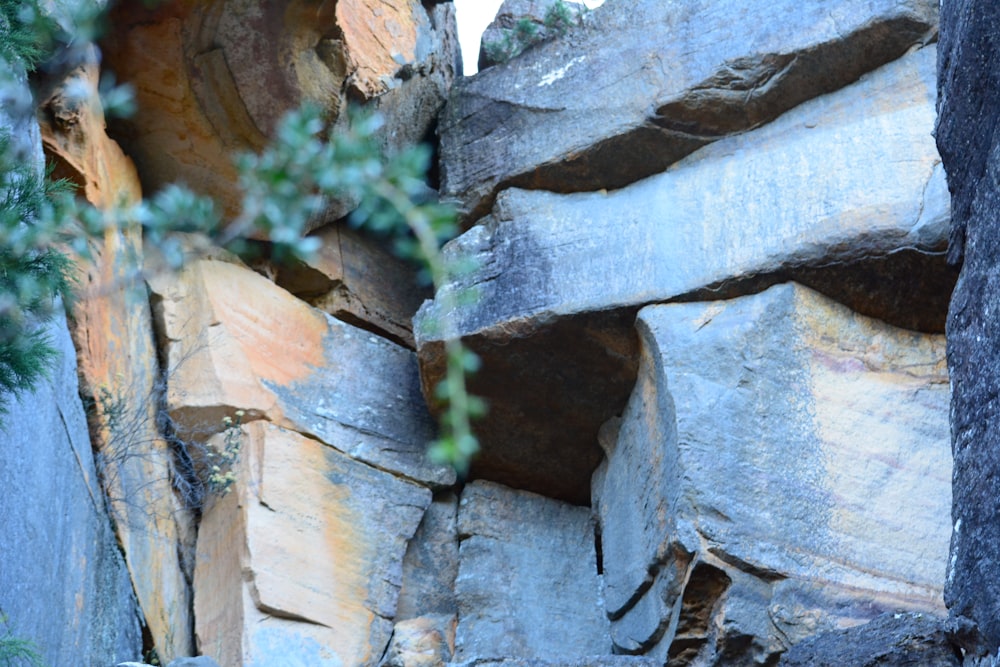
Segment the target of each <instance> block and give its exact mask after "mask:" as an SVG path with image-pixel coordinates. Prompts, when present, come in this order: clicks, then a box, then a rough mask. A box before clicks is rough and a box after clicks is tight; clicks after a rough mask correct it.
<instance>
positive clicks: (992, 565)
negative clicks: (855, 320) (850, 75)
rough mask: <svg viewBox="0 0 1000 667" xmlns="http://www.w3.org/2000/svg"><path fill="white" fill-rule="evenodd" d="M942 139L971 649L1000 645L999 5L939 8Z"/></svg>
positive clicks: (959, 564) (962, 563)
mask: <svg viewBox="0 0 1000 667" xmlns="http://www.w3.org/2000/svg"><path fill="white" fill-rule="evenodd" d="M941 20H942V32H941V46H940V49H941V69H940V97H939V111H940V114H939V117H938V124H937V141H938V147H939V148H940V150H941V156H942V158H943V160H944V166H945V169H946V170H947V172H948V185H949V188H950V189H951V192H952V207H953V210H954V218H953V222H952V232H951V241H952V243H951V247H950V255H951V259H952V260H953V261H955V262H959V261H962V260H963V258H964V261H963V262H962V270H961V274H960V275H959V278H958V284H957V285H956V286H955V293H954V295H953V298H952V303H951V309H950V311H949V314H948V367H949V370H950V371H951V382H952V388H953V392H952V412H951V414H952V447H953V450H954V453H955V477H954V504H953V506H952V519H953V521H954V526H953V527H954V534H953V535H952V542H951V545H952V546H951V561H950V567H949V570H948V582H947V586H946V589H945V600H946V602H947V603H948V607H949V608H950V610H951V614H952V615H953V616H955V617H965V618H967V619H969V620H971V621H972V622H974V623H976V624H978V626H979V634H978V636H977V635H976V633H966V635H965V639H966V641H965V642H964V647H965V648H966V650H967V651H968V652H969V653H970V655H974V654H979V653H990V654H992V655H996V653H997V650H998V649H1000V576H998V575H1000V570H998V564H997V563H998V561H997V557H996V555H997V553H998V551H1000V523H998V522H997V520H996V502H995V498H997V497H1000V403H998V402H997V395H998V392H1000V347H998V344H1000V343H998V341H1000V319H998V318H997V315H996V305H995V298H996V295H997V294H1000V262H998V258H1000V188H998V187H997V180H996V179H997V173H998V172H997V167H998V163H997V158H996V155H997V150H1000V135H997V133H996V128H997V122H998V111H997V110H998V109H1000V79H998V76H997V74H998V72H1000V53H998V52H997V49H996V46H995V44H996V35H997V33H998V31H1000V5H997V4H996V3H993V2H989V1H988V0H967V1H965V2H957V1H956V0H945V2H943V3H942V4H941Z"/></svg>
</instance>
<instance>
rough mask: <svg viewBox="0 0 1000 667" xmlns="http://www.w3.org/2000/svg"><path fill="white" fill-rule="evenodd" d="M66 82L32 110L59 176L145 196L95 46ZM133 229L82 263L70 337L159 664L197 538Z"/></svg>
mask: <svg viewBox="0 0 1000 667" xmlns="http://www.w3.org/2000/svg"><path fill="white" fill-rule="evenodd" d="M84 55H86V56H87V57H86V58H85V59H84V60H83V62H81V64H80V65H79V66H78V67H76V68H74V69H73V70H71V71H70V72H69V73H68V74H67V75H66V76H65V78H63V79H61V80H58V81H53V82H51V91H50V93H49V95H48V96H47V98H46V99H45V100H43V101H42V103H41V107H40V110H39V117H40V122H41V129H42V138H43V141H44V144H45V149H46V152H47V154H48V157H49V159H50V160H52V162H53V163H54V167H55V170H54V174H55V175H56V176H57V177H61V178H67V179H69V180H70V181H72V182H74V183H76V184H77V185H78V186H79V188H80V193H81V194H82V195H83V196H84V197H85V198H86V199H87V201H89V202H90V203H91V204H93V205H94V206H95V207H97V208H99V209H103V210H107V209H110V208H112V207H115V206H119V205H129V204H133V203H135V202H137V201H138V200H139V199H140V197H141V189H140V186H139V179H138V176H137V174H136V171H135V167H134V166H133V164H132V161H131V160H130V159H129V158H128V157H126V156H125V154H124V153H123V152H122V150H121V148H120V147H119V146H118V144H117V143H115V142H114V141H113V140H111V139H110V138H109V137H108V136H107V135H106V134H105V131H104V123H105V119H104V112H103V109H102V107H101V104H100V101H99V100H100V98H99V95H98V79H99V70H98V66H97V62H96V52H95V51H94V50H93V47H90V48H89V49H87V50H85V51H84ZM141 249H142V240H141V232H140V231H139V230H138V228H124V229H110V230H109V231H108V232H107V233H106V235H105V237H104V238H103V239H101V240H98V241H93V242H92V243H91V254H92V259H91V260H87V261H82V262H80V263H79V264H78V267H79V271H78V276H77V278H78V282H79V295H78V296H79V300H78V302H77V304H76V305H75V307H74V309H73V318H72V323H73V326H72V332H73V337H74V341H75V342H76V345H77V348H78V350H79V356H80V376H81V380H82V385H83V391H82V393H83V394H84V395H85V396H88V397H89V398H90V399H92V401H93V405H94V414H93V415H92V417H93V420H92V421H93V424H94V431H95V433H94V435H95V441H96V446H97V464H98V469H99V470H100V475H101V481H102V483H103V485H104V487H105V490H106V493H107V495H108V498H109V499H110V501H111V502H110V505H111V511H112V513H113V516H114V519H115V524H116V526H117V530H118V537H119V539H120V540H121V542H122V544H123V547H124V551H125V557H126V561H127V563H128V565H129V570H130V571H131V573H132V578H133V582H134V584H135V590H136V594H137V596H138V599H139V603H140V604H141V605H142V609H143V612H144V614H145V621H146V624H147V626H148V628H149V631H150V633H151V634H152V636H153V638H154V641H155V643H156V647H157V649H158V651H159V655H160V657H161V658H162V659H164V660H170V659H172V658H174V657H177V656H188V655H191V653H192V651H193V650H194V642H193V637H192V636H191V633H190V630H189V628H191V627H192V620H191V616H190V607H191V591H190V588H189V585H188V579H189V577H190V568H191V566H192V565H193V563H192V562H191V561H190V560H188V559H189V558H190V552H189V549H190V547H191V542H192V541H193V538H194V525H193V522H192V521H193V520H192V517H191V516H190V514H189V513H188V512H187V510H186V508H185V507H184V506H183V504H182V503H181V502H180V500H179V499H178V498H177V496H176V495H175V494H174V489H173V487H172V484H171V480H172V467H171V465H172V459H171V455H170V452H169V451H168V446H167V443H166V442H165V441H164V440H163V438H162V437H161V434H160V431H159V429H158V426H157V421H158V411H159V409H160V405H159V398H160V397H159V386H158V383H159V380H160V377H159V368H158V364H157V356H156V348H155V344H154V341H153V328H152V320H151V318H150V311H149V301H148V297H147V294H146V288H145V286H144V285H143V284H142V282H141V281H140V280H139V279H138V276H139V275H141V272H142V270H143V262H142V250H141Z"/></svg>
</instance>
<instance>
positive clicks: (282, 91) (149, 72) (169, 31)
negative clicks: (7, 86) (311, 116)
mask: <svg viewBox="0 0 1000 667" xmlns="http://www.w3.org/2000/svg"><path fill="white" fill-rule="evenodd" d="M111 21H112V22H113V24H114V25H115V30H114V31H113V32H112V33H111V34H109V35H108V38H107V39H106V40H105V42H104V51H105V54H106V58H107V61H108V64H109V66H110V67H111V68H112V69H113V70H114V71H115V72H117V74H118V77H119V78H120V79H124V80H127V81H129V82H131V83H132V84H134V85H135V87H136V99H137V102H138V105H139V113H138V114H136V115H135V116H134V117H133V118H132V119H130V120H129V121H128V122H123V123H120V124H119V125H116V133H117V135H118V136H119V137H120V139H121V141H122V142H123V144H124V146H125V148H126V150H128V152H129V154H130V155H132V156H133V158H134V159H135V160H136V163H137V165H138V166H139V170H140V173H141V174H142V179H143V185H144V186H145V187H146V188H147V190H150V191H155V190H157V189H159V188H160V187H162V186H163V185H166V184H168V183H172V182H177V181H183V182H186V183H187V184H188V185H189V186H191V187H192V188H194V189H195V190H197V191H198V192H201V193H204V194H210V195H212V196H213V197H214V198H215V199H216V201H218V202H219V203H220V204H221V206H222V208H223V210H224V211H225V212H226V213H228V214H230V215H231V214H233V213H234V212H235V211H237V210H238V207H239V198H238V197H239V193H238V191H237V190H236V188H235V187H234V184H235V183H236V172H235V168H234V166H233V163H232V156H233V154H234V153H235V152H239V151H245V150H251V149H260V148H261V147H262V146H263V145H264V143H265V142H266V138H267V137H269V136H270V135H271V133H272V131H273V129H274V127H275V124H276V123H277V121H278V120H279V119H280V118H281V116H282V115H283V114H285V113H286V112H287V111H290V110H291V109H294V108H296V107H298V106H299V105H300V104H302V103H303V102H305V101H306V100H311V101H314V102H318V103H319V104H321V105H322V106H323V107H324V108H325V109H327V110H328V111H329V113H330V116H331V118H333V119H336V118H337V117H338V114H339V113H340V111H341V110H342V109H344V108H346V106H347V103H348V99H354V100H355V101H358V100H361V101H370V102H371V106H372V107H373V108H375V109H378V110H380V111H382V112H383V113H384V114H385V116H386V125H385V127H384V129H383V135H382V140H383V142H384V144H385V147H386V148H387V149H390V150H396V149H399V148H401V147H403V146H407V145H411V144H414V143H416V142H418V141H420V140H422V139H423V137H424V136H425V135H426V134H427V132H428V130H429V129H430V128H431V126H432V124H433V123H434V122H435V121H436V117H437V113H438V110H439V109H440V108H441V106H442V105H443V103H444V100H445V97H446V95H447V90H448V88H449V87H450V85H451V82H452V80H453V79H454V77H455V76H456V71H457V66H456V65H457V62H456V61H457V59H458V55H457V54H458V50H457V49H458V44H457V40H456V38H455V18H454V7H453V6H452V4H451V3H444V4H434V5H431V6H429V7H428V8H426V9H425V7H424V6H422V4H421V3H420V2H418V1H417V0H387V1H381V0H380V1H379V2H373V1H372V0H341V1H339V2H335V3H325V4H322V3H321V4H320V5H316V4H315V3H312V2H309V1H308V0H285V1H283V2H270V3H267V4H263V5H262V4H259V3H254V2H246V1H245V0H214V1H212V2H198V1H195V0H186V1H184V2H172V3H164V4H158V5H156V6H155V7H154V8H147V6H146V5H143V4H121V5H117V6H116V7H115V10H114V11H113V13H112V16H111ZM353 206H354V203H353V202H350V201H343V202H339V203H337V204H335V205H334V206H333V207H332V210H331V211H330V217H331V219H335V218H338V217H340V216H342V215H344V214H345V213H346V212H348V211H350V210H351V208H353Z"/></svg>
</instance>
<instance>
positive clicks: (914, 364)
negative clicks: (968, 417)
mask: <svg viewBox="0 0 1000 667" xmlns="http://www.w3.org/2000/svg"><path fill="white" fill-rule="evenodd" d="M638 329H639V332H640V338H641V340H642V363H641V369H640V372H639V379H638V382H637V384H636V388H635V391H634V392H633V394H632V397H631V399H630V402H629V405H628V408H627V410H626V412H625V414H624V416H623V418H622V423H621V426H620V429H619V432H618V435H617V438H616V439H615V444H614V445H613V446H609V452H610V453H609V458H608V464H607V467H606V469H605V468H603V467H602V470H601V471H599V474H598V475H596V476H595V486H596V488H595V491H594V496H595V512H596V514H597V516H598V517H599V520H600V527H601V543H602V553H603V562H604V585H605V604H606V606H607V610H608V614H609V616H610V617H611V618H612V619H613V621H612V636H613V637H614V638H615V641H616V644H617V646H618V647H619V648H620V649H623V650H626V651H632V652H636V651H641V652H645V651H651V652H652V654H654V655H658V656H664V657H669V658H670V659H671V660H678V661H679V662H677V664H687V661H688V660H693V659H695V658H696V657H697V664H718V665H730V664H745V662H748V661H750V660H751V659H752V660H756V661H758V662H764V661H766V660H768V659H771V660H773V659H774V658H775V656H776V655H777V654H778V653H780V652H781V651H783V650H784V649H785V648H787V646H788V645H789V644H790V643H791V644H794V643H795V642H797V641H799V640H801V639H802V638H804V637H806V636H810V635H812V634H815V633H816V632H818V631H822V630H823V629H834V628H837V627H843V626H847V625H852V624H857V623H859V622H862V621H865V620H868V619H870V618H872V617H873V616H875V615H877V614H878V613H880V612H882V611H889V610H897V609H902V610H913V611H924V612H940V611H941V610H942V609H943V601H942V597H941V596H942V584H943V574H944V570H945V567H946V554H947V542H948V534H949V526H948V521H947V508H948V507H949V504H950V500H951V494H950V488H949V484H948V482H949V475H950V458H949V450H948V436H947V433H948V422H947V405H948V376H947V373H946V371H945V361H944V339H943V337H942V336H934V335H927V334H919V333H915V332H909V331H904V330H901V329H895V328H893V327H891V326H888V325H886V324H885V323H883V322H879V321H877V320H872V319H868V318H865V317H863V316H860V315H857V314H856V313H853V312H851V311H849V310H848V309H846V308H845V307H843V306H841V305H839V304H836V303H834V302H832V301H830V300H829V299H827V298H825V297H823V296H821V295H819V294H817V293H815V292H813V291H812V290H809V289H807V288H804V287H801V286H798V285H795V284H794V283H791V284H785V285H779V286H775V287H772V288H770V289H769V290H767V291H766V292H764V293H762V294H759V295H754V296H748V297H743V298H739V299H734V300H731V301H725V302H713V303H691V304H672V305H663V306H649V307H647V308H645V309H643V310H642V311H641V312H640V314H639V320H638ZM613 430H614V428H613V426H609V427H608V429H607V430H606V432H605V434H604V438H603V440H604V441H605V442H609V443H610V442H611V441H612V438H613ZM608 431H611V432H612V433H609V432H608ZM654 647H655V648H654ZM682 658H683V659H682ZM672 664H673V663H672Z"/></svg>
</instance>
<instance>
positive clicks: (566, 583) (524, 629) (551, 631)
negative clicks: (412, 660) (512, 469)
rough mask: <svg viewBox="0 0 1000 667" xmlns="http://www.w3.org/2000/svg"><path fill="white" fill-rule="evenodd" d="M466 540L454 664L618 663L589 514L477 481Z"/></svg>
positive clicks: (469, 489) (464, 513)
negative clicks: (612, 659)
mask: <svg viewBox="0 0 1000 667" xmlns="http://www.w3.org/2000/svg"><path fill="white" fill-rule="evenodd" d="M458 533H459V538H460V539H461V546H460V551H459V566H458V577H457V579H456V580H455V595H456V597H457V599H458V631H457V633H456V639H455V660H456V662H459V663H470V664H483V663H484V662H488V661H490V660H496V661H500V660H504V659H522V660H532V659H537V660H540V661H544V660H548V661H552V662H553V663H555V664H562V663H563V662H566V663H572V662H574V661H576V660H579V659H582V658H585V657H587V656H594V655H598V656H599V655H606V656H610V655H611V642H610V641H609V640H608V621H607V618H605V616H604V606H603V604H602V603H601V595H600V583H599V577H598V572H597V555H596V553H595V549H594V525H593V522H592V520H591V518H590V511H589V510H588V509H587V508H586V507H575V506H572V505H567V504H566V503H562V502H559V501H556V500H552V499H551V498H544V497H542V496H538V495H535V494H533V493H528V492H525V491H518V490H515V489H509V488H507V487H504V486H501V485H499V484H494V483H492V482H485V481H475V482H472V483H471V484H469V485H468V486H466V487H465V490H464V491H463V493H462V500H461V501H460V503H459V510H458Z"/></svg>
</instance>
